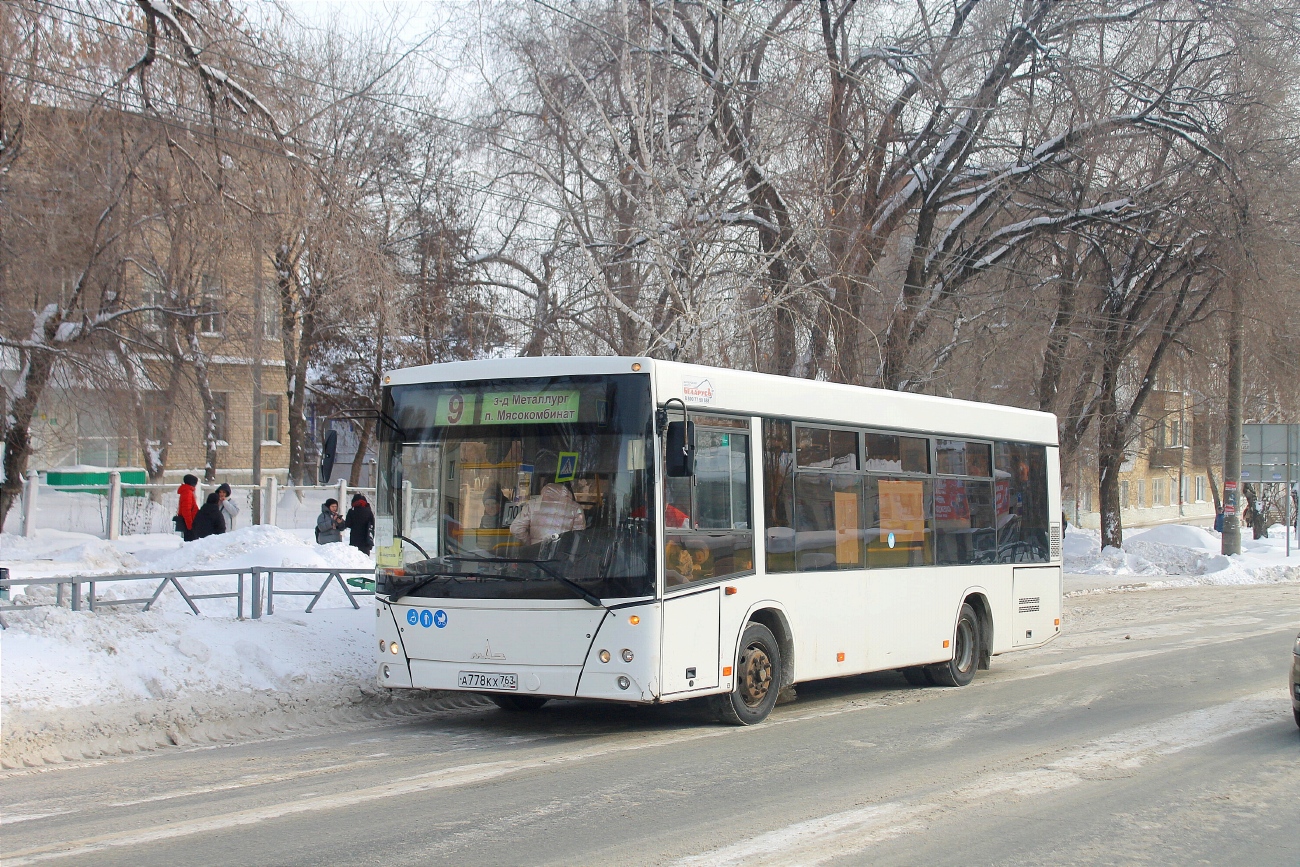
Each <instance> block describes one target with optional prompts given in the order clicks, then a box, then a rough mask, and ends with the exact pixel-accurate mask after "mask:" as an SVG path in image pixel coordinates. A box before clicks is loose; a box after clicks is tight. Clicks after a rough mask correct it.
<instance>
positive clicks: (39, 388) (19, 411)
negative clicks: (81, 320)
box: [0, 351, 54, 531]
mask: <svg viewBox="0 0 1300 867" xmlns="http://www.w3.org/2000/svg"><path fill="white" fill-rule="evenodd" d="M53 369H54V353H52V352H40V351H36V352H30V355H29V361H28V364H27V370H26V372H25V373H24V375H23V378H22V383H23V390H22V393H21V396H20V397H17V398H15V399H14V401H13V403H12V404H11V405H10V410H9V418H8V419H7V421H8V422H9V424H8V429H7V430H6V431H5V457H4V470H5V479H4V483H3V484H0V531H3V530H4V525H5V518H6V517H7V516H8V515H9V509H10V507H11V506H13V504H14V503H15V502H17V501H18V499H19V497H21V496H22V491H23V480H24V479H25V478H26V476H27V461H28V460H29V459H30V458H31V455H32V438H31V429H32V419H33V418H34V417H35V416H36V407H37V404H39V403H40V400H41V394H42V393H43V392H44V391H45V386H46V385H47V384H48V383H49V381H50V371H52V370H53Z"/></svg>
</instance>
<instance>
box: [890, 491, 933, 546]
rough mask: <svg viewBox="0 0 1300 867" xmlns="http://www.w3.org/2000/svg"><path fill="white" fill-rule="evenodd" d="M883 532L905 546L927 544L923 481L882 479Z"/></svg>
mask: <svg viewBox="0 0 1300 867" xmlns="http://www.w3.org/2000/svg"><path fill="white" fill-rule="evenodd" d="M879 490H880V531H881V534H882V535H884V534H888V533H893V534H894V539H895V541H896V542H898V543H901V544H911V543H914V542H915V543H919V542H924V541H925V483H924V482H922V481H921V480H919V479H916V480H912V479H881V480H880V483H879Z"/></svg>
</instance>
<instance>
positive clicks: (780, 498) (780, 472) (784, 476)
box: [763, 418, 794, 572]
mask: <svg viewBox="0 0 1300 867" xmlns="http://www.w3.org/2000/svg"><path fill="white" fill-rule="evenodd" d="M763 517H764V524H765V526H766V528H767V530H766V532H767V539H766V540H765V545H764V548H765V553H766V562H767V571H768V572H793V571H794V453H793V449H792V440H791V433H790V422H788V421H779V420H777V419H770V418H765V419H763Z"/></svg>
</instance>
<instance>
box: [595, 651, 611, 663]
mask: <svg viewBox="0 0 1300 867" xmlns="http://www.w3.org/2000/svg"><path fill="white" fill-rule="evenodd" d="M596 655H597V656H599V657H600V661H601V662H609V651H608V650H602V651H601V652H600V653H598V654H596Z"/></svg>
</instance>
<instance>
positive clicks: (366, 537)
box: [344, 494, 375, 554]
mask: <svg viewBox="0 0 1300 867" xmlns="http://www.w3.org/2000/svg"><path fill="white" fill-rule="evenodd" d="M344 526H345V527H347V528H348V531H349V532H348V544H349V545H351V546H352V547H353V548H356V549H358V550H360V551H361V553H362V554H369V553H370V551H371V549H373V548H374V547H375V512H374V510H373V509H371V508H370V504H369V503H368V502H366V498H365V497H364V496H362V495H361V494H353V495H352V508H350V509H348V516H347V518H346V519H345V520H344Z"/></svg>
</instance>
